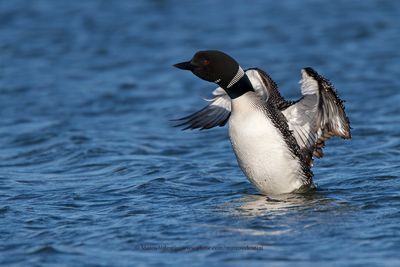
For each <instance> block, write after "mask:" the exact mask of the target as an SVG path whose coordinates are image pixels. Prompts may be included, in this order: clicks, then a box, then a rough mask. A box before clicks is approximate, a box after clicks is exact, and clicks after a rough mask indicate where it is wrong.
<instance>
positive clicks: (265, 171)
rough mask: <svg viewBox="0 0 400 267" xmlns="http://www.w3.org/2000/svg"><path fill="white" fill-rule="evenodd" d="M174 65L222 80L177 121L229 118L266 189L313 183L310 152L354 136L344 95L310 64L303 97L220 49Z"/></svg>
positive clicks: (250, 173)
mask: <svg viewBox="0 0 400 267" xmlns="http://www.w3.org/2000/svg"><path fill="white" fill-rule="evenodd" d="M175 66H176V67H178V68H181V69H188V70H191V71H192V72H193V73H194V74H195V75H197V76H199V77H200V78H202V79H204V80H207V81H213V82H215V83H217V84H218V85H219V86H220V87H219V88H217V89H216V90H214V92H213V94H214V96H215V98H214V99H212V100H211V102H210V104H209V105H208V106H206V107H205V108H203V109H202V110H200V111H198V112H196V113H194V114H192V115H189V116H187V117H185V118H182V119H180V121H181V123H180V124H179V125H178V126H181V125H187V127H186V128H185V129H188V128H191V129H195V128H200V129H209V128H212V127H215V126H223V125H225V124H226V123H227V122H228V123H229V137H230V141H231V143H232V147H233V150H234V152H235V155H236V158H237V161H238V163H239V166H240V168H241V169H242V171H243V172H244V174H245V175H246V176H247V178H248V179H249V180H250V182H251V183H252V184H254V186H255V187H256V188H257V189H258V190H259V191H260V192H261V193H263V194H270V195H271V194H282V193H290V192H296V191H303V190H307V189H308V188H312V187H313V182H312V172H311V166H312V158H313V156H315V157H322V156H323V153H322V148H323V147H324V145H325V143H324V142H325V140H327V139H328V138H330V137H331V136H340V137H342V138H350V125H349V121H348V118H347V117H346V114H345V112H344V106H343V104H342V101H341V100H340V99H339V98H338V97H337V95H336V93H335V91H334V90H333V87H332V86H331V84H330V83H329V82H328V81H327V80H326V79H325V78H323V77H322V76H320V75H319V74H317V73H316V72H315V71H314V70H313V69H311V68H305V69H303V70H302V81H301V90H302V94H303V97H302V99H300V100H299V101H296V102H291V101H286V100H285V99H283V98H282V96H281V95H280V94H279V91H278V89H277V86H276V84H275V83H274V81H273V80H272V79H271V78H270V77H269V76H268V75H267V74H266V73H265V72H263V71H261V70H259V69H248V70H246V71H243V70H242V68H241V67H240V66H239V65H238V64H237V62H236V61H235V60H234V59H232V58H231V57H229V56H228V55H226V54H224V53H222V52H219V51H202V52H198V53H197V54H196V55H195V56H194V57H193V59H192V60H191V61H190V62H183V63H180V64H177V65H175Z"/></svg>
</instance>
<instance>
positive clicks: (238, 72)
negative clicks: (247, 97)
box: [226, 66, 244, 88]
mask: <svg viewBox="0 0 400 267" xmlns="http://www.w3.org/2000/svg"><path fill="white" fill-rule="evenodd" d="M243 76H244V71H243V69H242V68H241V67H240V66H239V69H238V71H237V73H236V75H235V76H234V77H233V79H232V80H231V81H230V82H229V84H228V86H227V87H226V88H230V87H232V85H234V84H235V83H237V82H238V81H239V80H240V79H241V78H242V77H243Z"/></svg>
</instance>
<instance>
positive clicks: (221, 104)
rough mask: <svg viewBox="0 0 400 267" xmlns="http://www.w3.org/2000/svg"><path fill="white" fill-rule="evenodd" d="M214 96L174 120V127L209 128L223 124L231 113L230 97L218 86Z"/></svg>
mask: <svg viewBox="0 0 400 267" xmlns="http://www.w3.org/2000/svg"><path fill="white" fill-rule="evenodd" d="M213 95H214V98H213V99H210V100H207V99H205V100H206V101H208V102H209V104H208V105H207V106H205V107H204V108H202V109H201V110H199V111H197V112H195V113H192V114H190V115H189V116H186V117H183V118H180V119H177V120H175V121H176V122H177V124H176V125H174V126H175V127H180V126H184V128H183V129H182V130H186V129H197V128H199V129H200V130H204V129H210V128H213V127H216V126H224V125H225V124H226V122H227V121H228V119H229V116H230V115H231V98H230V97H229V96H228V95H227V94H226V92H225V91H224V89H222V88H221V87H218V88H217V89H215V90H214V91H213Z"/></svg>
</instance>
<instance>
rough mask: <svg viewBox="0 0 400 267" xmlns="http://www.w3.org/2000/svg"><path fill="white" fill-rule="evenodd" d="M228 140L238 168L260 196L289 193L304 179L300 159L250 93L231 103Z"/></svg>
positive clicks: (256, 97) (257, 98)
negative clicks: (260, 193) (259, 192)
mask: <svg viewBox="0 0 400 267" xmlns="http://www.w3.org/2000/svg"><path fill="white" fill-rule="evenodd" d="M229 137H230V140H231V143H232V147H233V150H234V151H235V155H236V158H237V160H238V163H239V165H240V167H241V169H242V170H243V172H244V173H245V175H246V176H247V177H248V178H249V180H250V181H251V182H252V183H253V184H254V186H256V187H257V189H258V190H259V191H261V192H262V193H266V194H268V193H273V192H279V193H289V192H292V191H294V190H297V189H299V188H300V187H301V186H302V185H303V181H305V180H306V179H307V177H305V174H304V173H303V172H302V168H301V164H300V160H299V159H298V158H296V156H295V155H293V153H292V152H291V151H290V148H289V147H288V146H287V144H286V142H285V140H284V138H285V137H284V136H283V135H282V133H281V132H280V131H279V129H278V128H277V127H276V125H274V122H273V121H272V120H271V118H270V116H269V114H268V108H267V107H266V106H265V104H264V103H263V102H262V100H261V99H260V98H259V97H258V96H257V95H256V94H255V93H254V92H248V93H246V94H244V95H242V96H240V97H238V98H235V99H233V100H232V111H231V116H230V118H229Z"/></svg>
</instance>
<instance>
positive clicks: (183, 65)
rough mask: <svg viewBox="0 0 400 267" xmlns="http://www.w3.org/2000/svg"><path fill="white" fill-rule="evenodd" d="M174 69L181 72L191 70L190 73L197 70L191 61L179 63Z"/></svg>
mask: <svg viewBox="0 0 400 267" xmlns="http://www.w3.org/2000/svg"><path fill="white" fill-rule="evenodd" d="M174 67H177V68H178V69H181V70H190V71H193V70H194V69H195V68H196V66H195V65H193V64H192V63H191V62H190V61H185V62H181V63H177V64H175V65H174Z"/></svg>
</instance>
